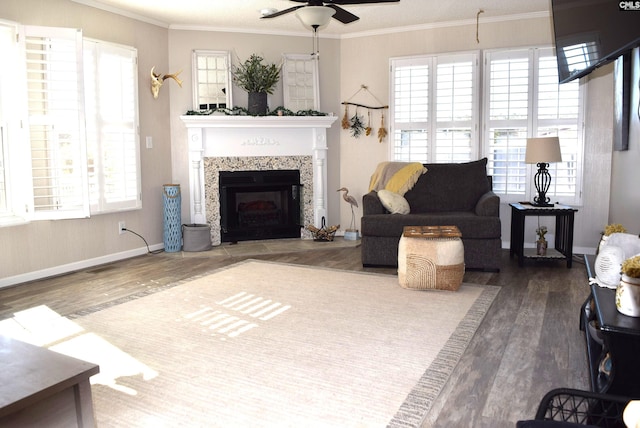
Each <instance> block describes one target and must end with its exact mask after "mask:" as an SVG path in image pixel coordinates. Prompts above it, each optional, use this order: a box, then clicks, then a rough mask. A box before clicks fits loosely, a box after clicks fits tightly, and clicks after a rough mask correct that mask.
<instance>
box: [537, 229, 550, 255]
mask: <svg viewBox="0 0 640 428" xmlns="http://www.w3.org/2000/svg"><path fill="white" fill-rule="evenodd" d="M536 234H537V235H538V240H537V241H536V254H537V255H539V256H546V255H547V245H548V244H547V240H546V239H545V237H544V236H545V235H546V234H547V226H539V227H538V228H537V229H536Z"/></svg>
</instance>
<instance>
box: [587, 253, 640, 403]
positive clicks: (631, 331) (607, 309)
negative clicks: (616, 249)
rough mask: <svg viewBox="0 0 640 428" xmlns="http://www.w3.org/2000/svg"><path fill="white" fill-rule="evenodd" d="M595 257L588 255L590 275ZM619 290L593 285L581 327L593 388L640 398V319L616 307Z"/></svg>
mask: <svg viewBox="0 0 640 428" xmlns="http://www.w3.org/2000/svg"><path fill="white" fill-rule="evenodd" d="M594 261H595V257H594V256H585V266H586V268H587V275H588V276H589V278H592V277H594V276H595V275H594V274H593V263H594ZM615 294H616V290H614V289H609V288H603V287H600V286H599V285H596V284H594V285H591V294H590V295H589V297H588V298H587V300H586V302H585V303H584V304H583V305H582V308H581V311H580V328H581V330H584V332H585V337H586V342H587V357H588V361H589V375H590V378H591V389H592V390H593V391H594V392H599V393H607V394H614V395H622V396H626V397H634V398H640V370H638V355H640V318H635V317H629V316H627V315H624V314H621V313H620V312H618V310H617V309H616V304H615Z"/></svg>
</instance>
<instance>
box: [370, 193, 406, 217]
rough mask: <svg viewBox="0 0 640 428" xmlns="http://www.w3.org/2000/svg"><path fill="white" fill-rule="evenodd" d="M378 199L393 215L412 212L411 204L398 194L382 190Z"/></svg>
mask: <svg viewBox="0 0 640 428" xmlns="http://www.w3.org/2000/svg"><path fill="white" fill-rule="evenodd" d="M378 198H380V202H382V205H383V206H384V207H385V208H386V209H387V210H388V211H389V212H390V213H391V214H409V213H410V212H411V208H410V207H409V202H407V200H406V199H405V198H404V197H403V196H402V195H400V194H398V193H394V192H391V191H389V190H384V189H382V190H378Z"/></svg>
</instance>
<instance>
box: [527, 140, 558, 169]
mask: <svg viewBox="0 0 640 428" xmlns="http://www.w3.org/2000/svg"><path fill="white" fill-rule="evenodd" d="M524 161H525V163H541V162H543V163H550V162H562V155H561V154H560V140H559V139H558V137H542V138H528V139H527V152H526V154H525V157H524Z"/></svg>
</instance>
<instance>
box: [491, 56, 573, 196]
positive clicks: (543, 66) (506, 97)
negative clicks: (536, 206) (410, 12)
mask: <svg viewBox="0 0 640 428" xmlns="http://www.w3.org/2000/svg"><path fill="white" fill-rule="evenodd" d="M484 93H485V103H484V111H485V124H484V130H485V142H486V144H485V146H486V147H485V153H486V156H487V157H488V159H489V164H488V169H489V174H490V175H492V176H493V189H494V191H495V192H496V193H499V194H500V195H501V196H503V198H504V199H505V200H506V201H519V200H529V199H532V197H533V193H534V192H535V189H533V187H532V181H533V180H532V177H533V174H534V173H535V171H536V166H535V165H533V166H528V165H526V164H525V163H524V157H525V147H526V140H527V138H528V137H544V136H558V137H559V139H560V146H561V151H562V162H560V163H554V164H551V165H550V168H549V170H550V173H551V175H552V177H553V179H552V182H551V188H550V189H549V191H548V192H547V195H548V196H549V197H551V198H552V200H554V201H559V202H562V203H567V204H578V203H579V202H580V199H579V197H580V183H581V180H582V168H581V164H582V163H581V159H582V132H581V131H582V126H581V123H582V107H581V89H580V85H579V82H578V81H573V82H570V83H565V84H562V85H559V84H558V75H557V66H556V57H555V55H554V53H553V50H552V49H551V48H548V49H522V50H511V51H495V52H489V53H487V54H486V56H485V91H484Z"/></svg>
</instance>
